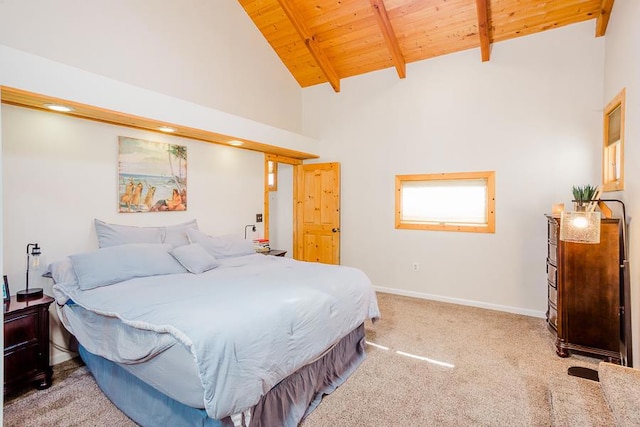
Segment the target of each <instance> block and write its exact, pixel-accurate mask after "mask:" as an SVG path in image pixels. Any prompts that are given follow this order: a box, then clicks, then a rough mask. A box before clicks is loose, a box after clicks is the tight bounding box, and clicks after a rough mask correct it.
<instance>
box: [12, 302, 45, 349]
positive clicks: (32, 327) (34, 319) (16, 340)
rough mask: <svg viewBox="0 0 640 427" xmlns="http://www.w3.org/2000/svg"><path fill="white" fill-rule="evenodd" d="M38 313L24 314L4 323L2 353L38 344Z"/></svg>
mask: <svg viewBox="0 0 640 427" xmlns="http://www.w3.org/2000/svg"><path fill="white" fill-rule="evenodd" d="M38 332H39V331H38V312H31V313H25V314H23V315H19V316H16V317H14V318H13V319H10V320H6V319H5V323H4V351H5V353H6V352H7V351H9V350H11V349H12V348H13V347H16V346H20V345H26V344H29V343H35V342H38Z"/></svg>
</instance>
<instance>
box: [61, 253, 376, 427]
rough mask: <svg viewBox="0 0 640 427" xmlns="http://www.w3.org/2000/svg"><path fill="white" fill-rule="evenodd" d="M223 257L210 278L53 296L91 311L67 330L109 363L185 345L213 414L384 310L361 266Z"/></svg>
mask: <svg viewBox="0 0 640 427" xmlns="http://www.w3.org/2000/svg"><path fill="white" fill-rule="evenodd" d="M220 261H221V264H222V265H221V266H220V267H218V268H216V269H213V270H210V271H208V272H206V273H203V274H197V275H196V274H188V273H187V274H172V275H164V276H153V277H142V278H136V279H131V280H126V281H124V282H120V283H116V284H113V285H110V286H104V287H100V288H96V289H92V290H89V291H82V290H80V289H79V287H78V286H77V285H73V284H64V283H62V284H56V285H54V295H55V296H56V299H57V301H58V302H61V301H64V300H66V299H71V300H73V301H74V302H75V303H76V304H77V306H80V307H82V308H83V309H85V310H87V311H88V312H89V313H86V314H87V315H86V318H87V319H89V321H91V324H92V327H91V328H80V327H78V326H76V327H75V328H74V327H73V325H72V324H69V323H70V322H68V321H67V322H65V323H66V324H65V326H67V327H68V328H69V329H70V330H71V332H72V333H74V334H75V335H76V336H77V338H78V341H79V342H80V343H81V344H82V345H83V346H85V348H87V349H88V350H89V351H91V352H92V353H96V354H98V355H100V356H103V357H105V358H107V359H110V360H114V361H116V362H120V363H136V362H141V361H144V360H146V359H148V358H150V357H153V356H154V355H155V354H157V353H159V352H161V351H163V350H165V349H166V348H168V347H169V346H171V345H173V344H174V343H175V340H177V341H179V342H181V343H182V344H183V345H185V346H186V347H187V348H188V349H189V350H190V352H191V354H192V355H193V357H194V359H195V362H196V364H197V366H198V370H199V373H200V379H201V381H202V385H203V388H204V390H205V395H204V404H205V409H206V410H207V413H208V415H209V416H210V417H212V418H214V419H221V418H224V417H226V416H228V415H231V414H235V413H238V412H242V411H244V410H246V409H248V408H251V407H252V406H254V405H255V404H256V403H257V402H258V400H259V399H260V397H261V396H262V395H263V394H264V393H266V392H267V391H269V390H270V389H271V388H272V387H273V386H274V385H276V384H277V383H278V382H279V381H281V380H282V379H283V378H285V377H287V376H288V375H290V374H291V373H293V372H295V371H296V370H298V369H299V368H301V367H302V366H304V365H306V364H308V363H310V362H311V361H313V360H315V359H316V358H317V357H319V356H320V355H321V354H322V353H323V352H324V351H325V350H326V349H327V348H328V347H330V346H331V345H332V344H334V343H336V342H337V341H338V340H340V338H342V337H343V336H344V335H346V334H347V333H348V332H350V331H351V330H353V329H354V328H356V327H357V326H358V325H360V324H361V323H362V322H363V321H364V320H365V319H367V318H370V319H375V318H378V317H379V315H380V314H379V311H378V305H377V300H376V297H375V293H374V291H373V288H372V286H371V282H370V281H369V279H368V278H367V276H366V275H365V274H364V273H363V272H362V271H360V270H358V269H355V268H350V267H344V266H332V265H325V264H317V263H306V262H299V261H295V260H291V259H288V258H280V257H271V256H264V255H257V254H256V255H249V256H243V257H238V258H229V259H223V260H220ZM70 307H71V308H70V309H73V305H71V306H70ZM75 310H78V308H77V307H76V308H75ZM74 329H75V330H74ZM81 329H85V331H83V330H81ZM89 335H90V336H89ZM83 340H84V341H86V342H83ZM141 344H142V345H141Z"/></svg>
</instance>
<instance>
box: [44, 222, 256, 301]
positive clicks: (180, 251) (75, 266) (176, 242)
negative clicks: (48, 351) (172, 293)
mask: <svg viewBox="0 0 640 427" xmlns="http://www.w3.org/2000/svg"><path fill="white" fill-rule="evenodd" d="M95 227H96V234H97V237H98V246H99V247H100V249H98V250H96V251H92V252H86V253H81V254H76V255H71V256H69V257H66V258H65V259H63V260H61V261H57V262H54V263H52V264H50V265H49V270H50V271H51V276H52V278H53V280H54V282H55V283H72V284H77V285H78V286H79V288H80V289H81V290H89V289H94V288H97V287H100V286H107V285H111V284H113V283H118V282H122V281H124V280H128V279H133V278H135V277H145V276H156V275H163V274H178V273H185V272H187V271H188V272H190V273H193V274H200V273H203V272H205V271H208V270H211V269H213V268H216V267H218V266H219V265H220V264H219V262H218V261H217V259H219V258H229V257H236V256H242V255H251V254H255V249H254V248H253V243H252V242H251V241H249V240H244V239H241V238H240V237H237V236H232V235H226V236H209V235H206V234H205V233H202V232H201V231H199V230H198V224H197V222H196V220H195V219H194V220H192V221H188V222H185V223H182V224H177V225H170V226H164V227H135V226H128V225H117V224H108V223H106V222H104V221H100V220H98V219H96V220H95Z"/></svg>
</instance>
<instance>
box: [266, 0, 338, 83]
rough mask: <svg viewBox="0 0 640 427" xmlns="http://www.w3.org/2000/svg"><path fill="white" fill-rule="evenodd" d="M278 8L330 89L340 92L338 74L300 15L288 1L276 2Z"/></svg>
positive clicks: (279, 0) (280, 0)
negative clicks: (309, 54) (287, 19)
mask: <svg viewBox="0 0 640 427" xmlns="http://www.w3.org/2000/svg"><path fill="white" fill-rule="evenodd" d="M278 3H279V4H280V7H281V8H282V10H284V13H285V14H286V15H287V17H288V18H289V21H291V24H292V25H293V27H294V28H295V29H296V31H297V32H298V35H299V36H300V38H301V39H302V40H304V44H305V46H307V49H309V52H310V53H311V56H313V59H315V61H316V63H317V64H318V66H319V67H320V69H321V70H322V73H323V74H324V75H325V77H326V78H327V80H328V81H329V84H331V87H333V90H335V91H336V92H340V77H338V73H336V71H335V70H334V69H333V66H332V65H331V62H330V61H329V59H328V58H327V56H326V55H325V54H324V52H323V51H322V49H321V48H320V46H319V45H318V41H317V40H316V37H315V36H314V35H312V34H311V31H309V28H307V25H306V23H305V21H304V18H303V17H302V15H301V14H300V12H299V11H298V10H297V9H296V8H295V6H294V5H293V4H291V3H290V0H278Z"/></svg>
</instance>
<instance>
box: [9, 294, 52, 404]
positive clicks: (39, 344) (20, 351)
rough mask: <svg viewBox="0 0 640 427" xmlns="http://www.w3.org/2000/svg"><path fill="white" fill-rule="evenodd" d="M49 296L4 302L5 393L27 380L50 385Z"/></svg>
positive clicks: (43, 386) (38, 386) (38, 384)
mask: <svg viewBox="0 0 640 427" xmlns="http://www.w3.org/2000/svg"><path fill="white" fill-rule="evenodd" d="M53 301H54V300H53V298H51V297H50V296H47V295H45V296H43V297H42V298H39V299H34V300H31V301H20V302H18V301H17V300H16V297H15V296H12V297H11V301H8V302H6V303H4V394H7V393H11V392H13V391H14V390H16V389H18V388H19V387H20V386H22V385H23V384H26V383H34V385H35V387H36V388H38V389H40V390H42V389H45V388H47V387H49V386H50V385H51V376H52V374H53V371H52V369H51V366H49V305H51V303H52V302H53Z"/></svg>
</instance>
